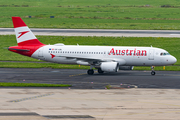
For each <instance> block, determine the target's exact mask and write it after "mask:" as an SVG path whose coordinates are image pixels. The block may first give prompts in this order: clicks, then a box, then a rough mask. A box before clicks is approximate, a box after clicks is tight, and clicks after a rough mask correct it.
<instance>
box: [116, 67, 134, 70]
mask: <svg viewBox="0 0 180 120" xmlns="http://www.w3.org/2000/svg"><path fill="white" fill-rule="evenodd" d="M133 68H134V66H119V69H120V70H133Z"/></svg>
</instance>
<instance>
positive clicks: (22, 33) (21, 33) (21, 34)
mask: <svg viewBox="0 0 180 120" xmlns="http://www.w3.org/2000/svg"><path fill="white" fill-rule="evenodd" d="M28 32H29V31H24V32H19V34H20V35H19V37H18V38H20V37H21V36H23V35H24V34H26V33H28Z"/></svg>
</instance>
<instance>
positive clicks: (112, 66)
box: [100, 62, 119, 72]
mask: <svg viewBox="0 0 180 120" xmlns="http://www.w3.org/2000/svg"><path fill="white" fill-rule="evenodd" d="M100 68H101V70H102V71H105V72H117V71H118V70H119V63H118V62H102V63H101V65H100Z"/></svg>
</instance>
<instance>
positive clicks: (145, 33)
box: [0, 28, 180, 37]
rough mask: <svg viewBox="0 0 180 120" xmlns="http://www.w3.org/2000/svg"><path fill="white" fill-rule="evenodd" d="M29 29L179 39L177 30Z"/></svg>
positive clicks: (59, 33)
mask: <svg viewBox="0 0 180 120" xmlns="http://www.w3.org/2000/svg"><path fill="white" fill-rule="evenodd" d="M30 29H31V30H32V32H33V33H34V34H35V35H56V36H114V37H115V36H116V37H121V36H127V37H180V31H179V30H110V29H39V28H30ZM0 34H1V35H9V34H15V33H14V29H13V28H0Z"/></svg>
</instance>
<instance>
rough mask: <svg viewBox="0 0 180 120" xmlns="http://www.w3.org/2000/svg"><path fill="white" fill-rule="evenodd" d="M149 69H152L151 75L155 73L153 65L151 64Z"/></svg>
mask: <svg viewBox="0 0 180 120" xmlns="http://www.w3.org/2000/svg"><path fill="white" fill-rule="evenodd" d="M151 69H152V71H151V75H155V74H156V72H155V71H154V66H151Z"/></svg>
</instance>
